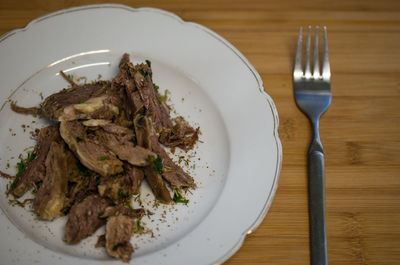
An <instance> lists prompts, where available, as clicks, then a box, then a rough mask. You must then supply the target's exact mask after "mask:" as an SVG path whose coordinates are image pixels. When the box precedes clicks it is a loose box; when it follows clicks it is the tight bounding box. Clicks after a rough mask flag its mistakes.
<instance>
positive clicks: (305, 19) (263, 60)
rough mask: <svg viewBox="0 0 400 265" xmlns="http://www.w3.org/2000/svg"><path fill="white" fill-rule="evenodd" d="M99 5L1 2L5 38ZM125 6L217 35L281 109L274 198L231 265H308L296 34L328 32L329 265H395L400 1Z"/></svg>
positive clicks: (399, 192)
mask: <svg viewBox="0 0 400 265" xmlns="http://www.w3.org/2000/svg"><path fill="white" fill-rule="evenodd" d="M99 2H101V1H97V2H95V1H88V0H85V1H77V0H63V1H53V0H0V34H3V33H6V32H7V31H10V30H12V29H15V28H19V27H23V26H25V25H26V24H27V23H28V22H29V21H31V20H32V19H34V18H36V17H38V16H41V15H44V14H46V13H48V12H51V11H55V10H58V9H62V8H66V7H71V6H76V5H81V4H92V3H99ZM107 2H108V1H107ZM118 2H119V3H122V4H127V5H130V6H133V7H141V6H151V7H157V8H162V9H166V10H168V11H172V12H174V13H176V14H177V15H179V16H180V17H182V18H183V19H184V20H186V21H194V22H197V23H200V24H202V25H204V26H206V27H209V28H210V29H212V30H214V31H215V32H217V33H218V34H220V35H221V36H223V37H224V38H226V39H227V40H228V41H229V42H231V43H232V44H233V45H234V46H235V47H236V48H238V49H239V50H240V51H241V52H242V53H243V54H244V55H245V56H246V57H247V58H248V59H249V61H250V62H251V63H252V64H253V65H254V67H255V68H256V69H257V70H258V72H259V73H260V75H261V77H262V79H263V81H264V86H265V90H266V91H267V93H268V94H269V95H270V96H271V97H272V98H273V100H274V101H275V104H276V106H277V109H278V112H279V117H280V128H279V134H280V138H281V140H282V145H283V165H282V171H281V175H280V181H279V188H278V191H277V193H276V197H275V199H274V201H273V203H272V207H271V208H270V211H269V213H268V215H267V217H266V218H265V220H264V221H263V222H262V224H261V225H260V227H259V228H258V229H257V230H256V231H255V232H254V233H253V234H251V235H250V236H249V237H248V238H247V239H246V240H245V242H244V244H243V247H242V248H241V249H240V250H239V251H238V252H237V253H236V254H235V255H234V256H233V257H232V258H230V259H229V260H228V261H227V262H226V264H229V265H233V264H287V265H289V264H296V265H299V264H309V245H308V244H309V228H308V206H307V172H306V162H307V161H306V152H307V147H308V144H309V141H310V137H311V128H310V125H309V123H308V120H307V119H306V117H305V116H304V115H303V114H302V113H301V112H300V111H299V110H298V109H297V107H296V105H295V102H294V99H293V92H292V90H293V88H292V79H291V69H292V61H293V57H294V51H295V45H296V39H297V32H298V28H299V26H301V25H302V26H307V25H326V26H327V27H328V37H329V49H330V59H331V69H332V92H333V99H332V104H331V106H330V108H329V109H328V111H327V113H326V114H325V115H324V116H323V118H322V120H321V129H320V131H321V137H322V141H323V144H324V147H325V153H326V207H327V234H328V252H329V261H330V264H349V265H357V264H368V265H369V264H371V265H372V264H382V265H393V264H400V155H399V151H400V1H398V0H392V1H386V0H381V1H376V0H364V1H359V0H343V1H338V0H335V1H329V0H325V1H322V0H321V1H306V0H304V1H301V0H289V1H284V0H280V1H266V0H250V1H245V0H241V1H238V0H223V1H219V0H195V1H184V0H165V1H162V0H159V1H150V0H148V1H118ZM21 63H23V62H21Z"/></svg>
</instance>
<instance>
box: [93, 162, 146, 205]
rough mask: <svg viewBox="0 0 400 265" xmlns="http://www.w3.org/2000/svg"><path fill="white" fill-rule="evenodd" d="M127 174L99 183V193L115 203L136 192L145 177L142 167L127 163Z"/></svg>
mask: <svg viewBox="0 0 400 265" xmlns="http://www.w3.org/2000/svg"><path fill="white" fill-rule="evenodd" d="M124 167H125V171H126V174H120V175H117V176H112V177H109V178H108V179H106V180H105V181H102V182H101V183H100V184H99V185H98V191H99V194H100V195H101V196H103V197H108V198H110V199H111V200H113V201H114V202H115V203H118V202H120V201H124V200H126V199H127V198H130V197H131V195H132V194H134V193H136V192H137V190H138V189H139V187H140V184H141V183H142V180H143V178H144V174H143V170H142V168H138V167H135V166H131V165H129V164H127V163H126V164H125V165H124Z"/></svg>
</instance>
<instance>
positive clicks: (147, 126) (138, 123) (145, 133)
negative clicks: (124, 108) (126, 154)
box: [133, 114, 152, 150]
mask: <svg viewBox="0 0 400 265" xmlns="http://www.w3.org/2000/svg"><path fill="white" fill-rule="evenodd" d="M133 125H134V127H135V132H136V140H137V144H138V145H140V146H143V147H144V148H147V149H150V150H151V141H150V135H151V134H152V124H151V121H150V120H149V119H148V118H147V117H146V116H144V115H141V114H138V115H136V117H135V119H134V120H133Z"/></svg>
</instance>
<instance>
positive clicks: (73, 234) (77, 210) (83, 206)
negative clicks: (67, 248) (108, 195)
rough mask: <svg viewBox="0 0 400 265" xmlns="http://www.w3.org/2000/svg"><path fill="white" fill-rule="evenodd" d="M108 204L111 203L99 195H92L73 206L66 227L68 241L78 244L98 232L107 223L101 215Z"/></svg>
mask: <svg viewBox="0 0 400 265" xmlns="http://www.w3.org/2000/svg"><path fill="white" fill-rule="evenodd" d="M108 206H110V203H109V202H108V201H107V200H106V199H104V198H102V197H100V196H98V195H91V196H89V197H87V198H86V199H84V200H83V201H82V202H81V203H79V204H76V205H74V206H72V208H71V211H70V212H69V217H68V221H67V224H66V227H65V228H66V229H65V239H66V242H67V243H68V244H77V243H79V242H80V241H81V240H82V239H84V238H86V237H88V236H90V235H92V234H93V233H94V232H96V230H97V229H98V228H99V227H101V226H102V225H104V224H105V220H104V219H102V218H99V215H100V214H101V213H104V211H105V209H106V208H107V207H108Z"/></svg>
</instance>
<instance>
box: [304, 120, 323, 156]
mask: <svg viewBox="0 0 400 265" xmlns="http://www.w3.org/2000/svg"><path fill="white" fill-rule="evenodd" d="M311 123H312V126H313V138H312V142H311V145H310V149H309V150H308V152H309V153H313V152H321V153H324V149H323V147H322V143H321V139H320V138H319V117H317V118H315V119H312V120H311Z"/></svg>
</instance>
